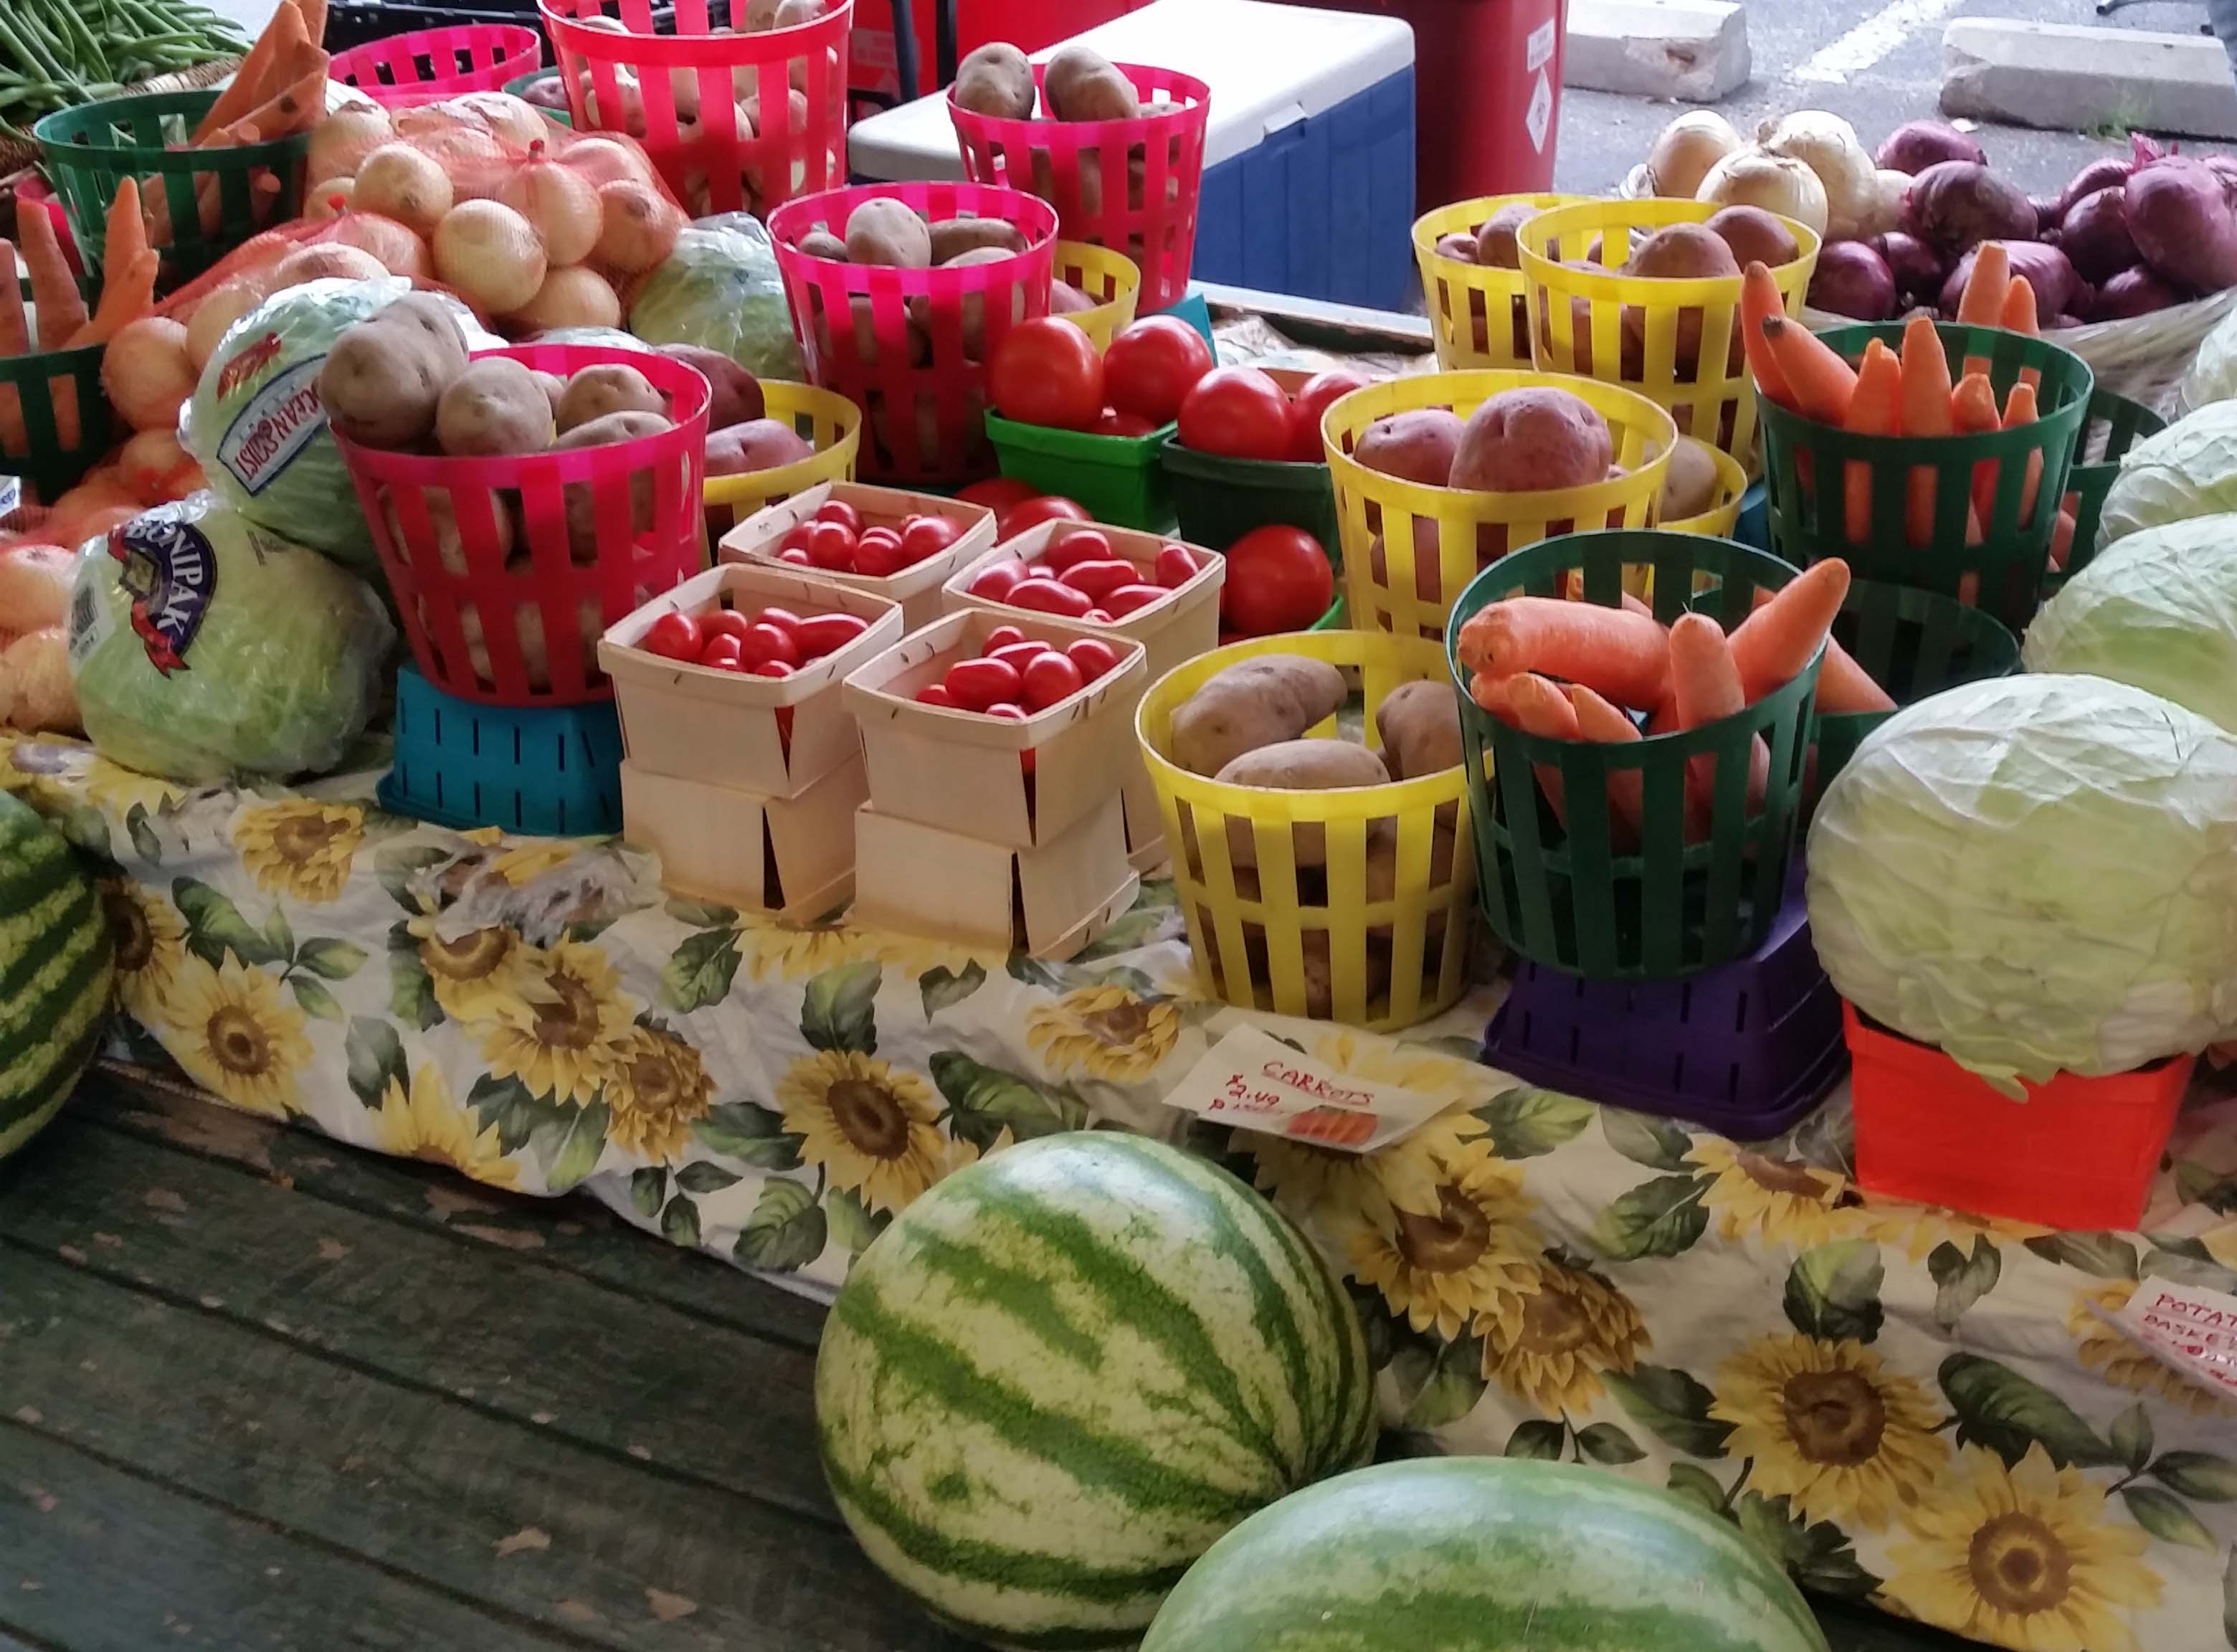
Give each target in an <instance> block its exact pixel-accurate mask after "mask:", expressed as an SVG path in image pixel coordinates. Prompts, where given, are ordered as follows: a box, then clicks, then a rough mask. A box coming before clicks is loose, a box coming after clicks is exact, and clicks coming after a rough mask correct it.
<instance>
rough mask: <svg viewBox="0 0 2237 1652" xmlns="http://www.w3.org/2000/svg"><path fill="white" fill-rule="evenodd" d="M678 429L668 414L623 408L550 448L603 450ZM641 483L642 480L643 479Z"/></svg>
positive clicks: (586, 424)
mask: <svg viewBox="0 0 2237 1652" xmlns="http://www.w3.org/2000/svg"><path fill="white" fill-rule="evenodd" d="M575 376H576V377H577V379H579V378H581V377H582V376H583V375H582V374H581V373H577V374H576V375H575ZM675 428H676V424H675V421H674V420H671V419H670V418H669V416H668V415H667V414H666V413H653V412H650V411H648V410H647V409H645V408H642V407H624V408H620V409H617V410H616V411H615V412H613V413H601V414H599V415H598V416H597V418H596V419H588V420H584V421H583V422H582V423H580V424H578V425H576V426H573V427H572V428H571V429H569V430H564V431H562V432H561V433H560V434H559V439H558V440H557V441H555V442H553V443H552V444H551V450H552V451H553V452H554V453H572V452H573V451H575V450H576V449H577V448H582V447H604V446H610V445H611V444H612V443H615V442H629V441H636V440H637V439H640V438H642V437H645V436H657V435H658V434H659V433H661V432H662V431H663V430H673V429H675ZM639 480H640V481H641V480H643V478H642V477H640V478H639Z"/></svg>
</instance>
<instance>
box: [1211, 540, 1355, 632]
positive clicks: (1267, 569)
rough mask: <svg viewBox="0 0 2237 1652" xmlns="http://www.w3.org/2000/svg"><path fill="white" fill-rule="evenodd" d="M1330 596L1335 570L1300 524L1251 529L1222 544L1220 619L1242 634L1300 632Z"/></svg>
mask: <svg viewBox="0 0 2237 1652" xmlns="http://www.w3.org/2000/svg"><path fill="white" fill-rule="evenodd" d="M1335 600H1336V571H1335V570H1334V569H1333V568H1331V567H1330V566H1329V559H1328V552H1325V551H1323V550H1322V549H1321V545H1320V541H1319V540H1317V539H1314V538H1313V536H1312V535H1311V534H1310V533H1308V532H1305V531H1304V530H1303V528H1291V527H1283V526H1280V525H1268V526H1266V527H1263V528H1253V529H1251V531H1250V532H1248V533H1246V534H1244V536H1243V537H1242V538H1241V539H1237V541H1236V542H1235V543H1234V544H1233V545H1230V546H1228V547H1227V582H1226V583H1225V584H1224V585H1222V586H1221V587H1220V590H1219V617H1220V620H1221V623H1222V624H1225V625H1226V626H1228V627H1229V628H1230V629H1231V630H1234V631H1241V632H1243V633H1244V635H1245V636H1248V637H1270V636H1272V635H1273V634H1274V633H1276V632H1277V631H1303V630H1304V629H1305V628H1306V627H1307V626H1309V625H1310V624H1312V623H1313V622H1314V621H1315V620H1316V619H1318V618H1320V617H1321V616H1322V615H1323V614H1325V613H1326V612H1328V610H1329V605H1330V603H1331V602H1333V601H1335Z"/></svg>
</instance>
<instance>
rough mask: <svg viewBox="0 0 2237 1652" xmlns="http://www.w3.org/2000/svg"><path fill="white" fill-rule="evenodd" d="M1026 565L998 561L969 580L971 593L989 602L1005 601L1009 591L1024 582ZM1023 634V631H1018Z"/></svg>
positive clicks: (1007, 598)
mask: <svg viewBox="0 0 2237 1652" xmlns="http://www.w3.org/2000/svg"><path fill="white" fill-rule="evenodd" d="M1025 578H1026V565H1025V564H1024V563H1022V562H998V563H996V564H994V565H993V566H992V567H990V568H988V569H987V572H984V573H982V574H980V576H979V577H978V578H976V579H973V581H972V582H971V594H972V595H973V596H974V597H984V598H987V601H989V602H1007V601H1008V600H1009V597H1010V593H1011V592H1012V591H1015V590H1016V589H1017V588H1018V587H1019V585H1021V584H1023V583H1024V582H1025ZM1018 634H1019V635H1020V636H1021V637H1022V636H1023V635H1024V634H1025V633H1024V632H1023V631H1020V632H1019V633H1018Z"/></svg>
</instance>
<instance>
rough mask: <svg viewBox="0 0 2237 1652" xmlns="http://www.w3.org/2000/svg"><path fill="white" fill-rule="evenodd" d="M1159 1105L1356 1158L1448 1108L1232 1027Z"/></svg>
mask: <svg viewBox="0 0 2237 1652" xmlns="http://www.w3.org/2000/svg"><path fill="white" fill-rule="evenodd" d="M1165 1100H1166V1103H1167V1105H1169V1106H1171V1107H1181V1108H1184V1109H1185V1110H1186V1111H1188V1112H1190V1113H1197V1114H1198V1115H1199V1116H1201V1117H1203V1118H1205V1119H1208V1120H1211V1121H1212V1122H1213V1123H1215V1124H1224V1125H1231V1126H1233V1127H1235V1128H1236V1129H1238V1130H1250V1131H1255V1132H1256V1133H1258V1134H1260V1135H1268V1136H1284V1137H1287V1138H1288V1139H1290V1140H1292V1141H1306V1142H1310V1143H1311V1144H1312V1145H1313V1146H1317V1147H1329V1148H1333V1149H1335V1150H1336V1151H1337V1152H1339V1153H1373V1152H1375V1151H1376V1149H1377V1148H1379V1147H1387V1146H1389V1145H1390V1144H1391V1143H1392V1142H1394V1141H1396V1140H1399V1139H1400V1138H1401V1137H1403V1136H1405V1135H1406V1134H1408V1133H1409V1132H1411V1131H1412V1130H1414V1129H1415V1127H1417V1126H1419V1125H1421V1124H1422V1123H1424V1122H1426V1121H1427V1120H1429V1119H1431V1118H1434V1117H1435V1115H1436V1114H1438V1113H1442V1112H1443V1111H1444V1109H1445V1108H1446V1107H1448V1106H1449V1105H1450V1098H1449V1097H1443V1098H1441V1097H1437V1096H1429V1095H1422V1094H1418V1093H1417V1092H1415V1091H1412V1090H1406V1089H1401V1088H1400V1087H1398V1086H1397V1085H1395V1084H1382V1083H1377V1082H1376V1081H1374V1080H1369V1079H1363V1078H1359V1077H1356V1076H1355V1075H1354V1074H1349V1073H1344V1072H1340V1071H1338V1070H1337V1069H1336V1068H1334V1067H1330V1066H1328V1065H1327V1064H1325V1063H1323V1062H1320V1061H1314V1060H1313V1059H1312V1058H1311V1057H1310V1056H1309V1055H1306V1054H1303V1052H1302V1051H1300V1050H1297V1049H1295V1048H1293V1047H1290V1045H1287V1044H1284V1043H1283V1041H1281V1040H1280V1039H1278V1038H1276V1037H1275V1036H1274V1035H1273V1034H1270V1033H1267V1032H1264V1031H1261V1030H1260V1029H1259V1028H1256V1027H1237V1028H1235V1029H1233V1030H1232V1031H1231V1032H1230V1033H1229V1034H1227V1035H1226V1036H1225V1037H1224V1038H1223V1039H1221V1040H1220V1041H1219V1042H1217V1044H1215V1045H1213V1046H1212V1047H1211V1048H1210V1049H1209V1050H1207V1051H1205V1052H1204V1058H1203V1059H1202V1060H1201V1061H1198V1063H1197V1064H1196V1065H1195V1066H1194V1067H1191V1068H1190V1069H1189V1071H1188V1074H1187V1075H1186V1076H1185V1077H1184V1078H1183V1079H1182V1080H1181V1081H1180V1082H1179V1083H1178V1084H1177V1085H1175V1086H1174V1087H1173V1089H1172V1091H1171V1094H1168V1095H1167V1096H1166V1097H1165Z"/></svg>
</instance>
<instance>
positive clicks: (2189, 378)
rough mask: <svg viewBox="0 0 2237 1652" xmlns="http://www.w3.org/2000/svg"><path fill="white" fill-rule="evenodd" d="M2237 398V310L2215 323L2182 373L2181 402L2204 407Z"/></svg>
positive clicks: (2190, 405) (2185, 404)
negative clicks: (2185, 371)
mask: <svg viewBox="0 0 2237 1652" xmlns="http://www.w3.org/2000/svg"><path fill="white" fill-rule="evenodd" d="M2233 398H2237V310H2232V311H2231V312H2230V313H2229V314H2227V315H2225V316H2223V317H2222V318H2221V320H2219V321H2218V322H2216V323H2215V324H2214V331H2213V332H2211V333H2209V334H2207V335H2206V341H2205V342H2204V343H2202V344H2201V345H2200V346H2199V347H2198V354H2197V355H2196V356H2194V358H2192V360H2191V364H2190V371H2189V372H2188V373H2185V374H2184V375H2183V380H2182V405H2183V406H2186V407H2193V408H2196V407H2204V406H2210V405H2211V404H2213V403H2214V402H2217V401H2227V400H2231V399H2233Z"/></svg>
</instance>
